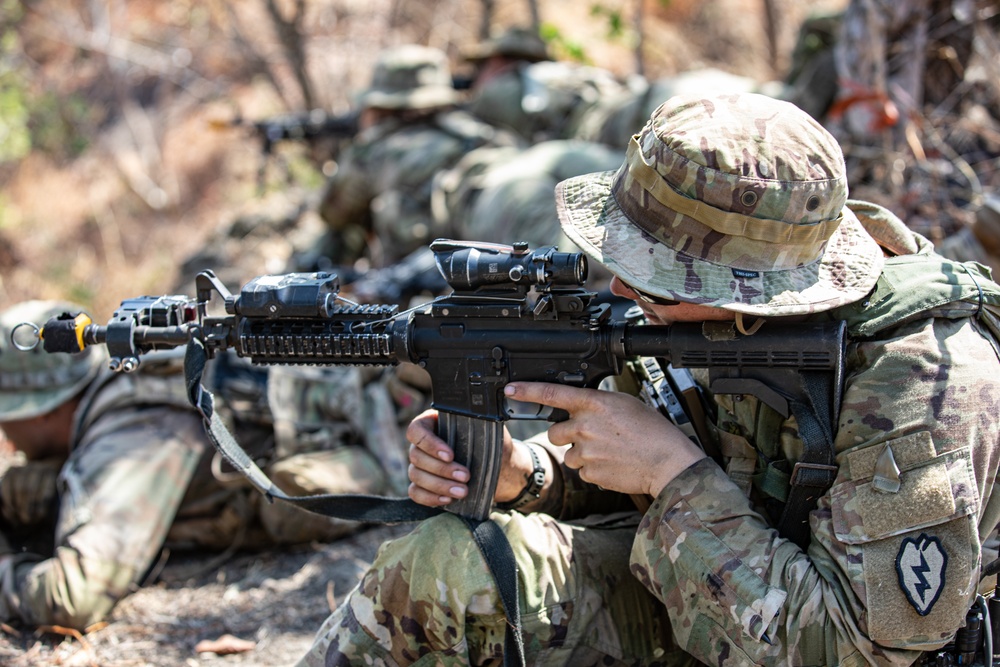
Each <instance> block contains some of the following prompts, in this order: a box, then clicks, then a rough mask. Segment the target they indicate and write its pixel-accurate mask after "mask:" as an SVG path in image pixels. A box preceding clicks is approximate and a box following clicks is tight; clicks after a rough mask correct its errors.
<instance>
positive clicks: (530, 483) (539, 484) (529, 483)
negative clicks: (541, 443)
mask: <svg viewBox="0 0 1000 667" xmlns="http://www.w3.org/2000/svg"><path fill="white" fill-rule="evenodd" d="M519 444H520V445H521V446H523V447H524V448H525V449H526V451H527V452H528V454H529V456H530V457H531V471H530V472H527V473H526V474H525V476H524V486H523V487H522V488H521V490H520V492H519V493H518V495H517V496H515V497H514V498H513V499H511V500H508V501H504V502H498V503H497V504H496V506H497V509H501V510H516V509H521V508H523V507H525V506H527V505H530V504H531V503H533V502H535V501H536V500H538V499H539V498H540V497H541V495H542V490H543V489H544V488H545V482H546V478H547V476H548V468H547V466H546V465H545V459H548V453H547V452H545V451H544V450H542V451H541V452H539V451H538V448H536V447H535V446H534V445H532V444H531V443H527V442H521V443H519Z"/></svg>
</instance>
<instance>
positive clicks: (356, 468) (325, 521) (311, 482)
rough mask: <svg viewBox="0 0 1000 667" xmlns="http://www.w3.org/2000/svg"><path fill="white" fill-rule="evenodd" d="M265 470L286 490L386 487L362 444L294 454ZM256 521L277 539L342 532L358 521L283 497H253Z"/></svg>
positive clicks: (373, 490)
mask: <svg viewBox="0 0 1000 667" xmlns="http://www.w3.org/2000/svg"><path fill="white" fill-rule="evenodd" d="M267 472H268V475H269V476H270V478H271V479H272V480H273V481H274V483H275V484H276V485H277V486H278V488H280V489H281V490H283V491H285V492H286V493H288V494H289V495H292V496H306V495H314V494H321V493H364V494H369V495H384V494H386V493H387V491H388V481H387V479H386V475H385V471H384V470H382V466H380V465H379V463H378V461H376V460H375V457H374V456H372V454H371V452H369V451H368V450H367V449H365V448H364V447H358V446H350V447H341V448H339V449H335V450H332V451H322V452H308V453H305V454H296V455H295V456H290V457H288V458H286V459H281V460H279V461H276V462H275V463H273V464H272V465H271V466H270V467H269V468H268V470H267ZM258 502H259V503H260V512H259V514H260V522H261V524H262V525H263V526H264V530H265V531H266V532H267V534H268V536H269V537H270V538H271V539H272V540H273V541H274V542H275V543H278V544H297V543H302V542H311V541H313V540H319V541H330V540H335V539H338V538H340V537H343V536H345V535H348V534H350V533H352V532H354V531H356V530H357V529H358V528H360V527H361V525H362V524H359V523H357V522H355V521H343V520H341V519H332V518H329V517H325V516H321V515H319V514H313V513H312V512H306V511H305V510H302V509H299V508H297V507H295V506H293V505H290V504H288V503H284V502H275V503H268V502H267V501H266V500H264V499H263V497H258Z"/></svg>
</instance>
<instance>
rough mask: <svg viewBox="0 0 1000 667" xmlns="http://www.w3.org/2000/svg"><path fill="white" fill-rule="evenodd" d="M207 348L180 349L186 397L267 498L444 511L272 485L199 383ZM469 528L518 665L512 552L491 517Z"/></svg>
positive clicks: (413, 514)
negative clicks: (297, 493) (292, 490)
mask: <svg viewBox="0 0 1000 667" xmlns="http://www.w3.org/2000/svg"><path fill="white" fill-rule="evenodd" d="M207 360H208V354H207V352H206V350H205V344H204V343H203V342H202V341H200V340H199V339H197V338H193V339H192V340H191V341H190V342H189V343H188V346H187V350H186V353H185V355H184V381H185V384H186V386H187V394H188V399H189V400H190V401H191V405H193V406H194V408H195V410H197V411H198V413H199V414H200V415H201V417H202V419H203V420H204V423H205V431H206V433H207V434H208V437H209V439H210V440H211V441H212V444H213V445H214V446H215V448H216V450H218V452H219V453H220V454H221V455H222V456H223V458H225V459H226V461H227V462H229V464H230V465H232V466H233V468H235V469H236V470H238V471H239V472H241V473H242V474H243V475H244V476H245V477H246V478H247V479H248V480H249V481H250V483H251V484H253V486H254V487H256V488H257V490H259V491H260V492H261V493H263V494H264V495H265V496H266V497H267V499H268V500H269V501H271V502H273V501H274V499H275V498H277V499H278V500H281V501H283V502H287V503H291V504H292V505H295V506H297V507H300V508H302V509H304V510H307V511H309V512H313V513H315V514H321V515H323V516H328V517H333V518H337V519H345V520H348V521H359V522H362V523H383V524H384V523H407V522H411V521H422V520H424V519H428V518H430V517H432V516H436V515H438V514H442V513H444V510H443V509H441V508H437V507H427V506H425V505H420V504H418V503H415V502H413V501H412V500H410V499H409V498H387V497H385V496H372V495H365V494H358V493H343V494H319V495H312V496H289V495H288V494H287V493H285V492H284V491H282V490H281V489H279V488H278V487H277V486H275V484H274V482H272V481H271V480H270V479H269V478H268V476H267V475H266V474H265V473H264V471H263V470H261V469H260V467H259V466H258V465H257V464H256V463H255V462H254V460H253V459H252V458H250V456H249V455H248V454H247V453H246V452H245V451H244V450H243V448H242V447H240V445H239V443H237V442H236V439H235V438H234V437H233V434H232V433H230V432H229V429H228V428H227V427H226V424H225V422H223V421H222V419H221V418H220V417H219V414H218V413H217V412H216V411H215V409H214V398H213V396H212V394H211V392H209V391H208V390H207V389H206V388H205V387H204V385H203V384H202V376H203V374H204V372H205V364H206V362H207ZM459 518H461V519H462V520H463V521H464V522H465V524H466V525H467V526H468V527H469V530H470V531H472V537H473V538H474V539H475V541H476V545H477V546H478V547H479V550H480V551H481V552H482V554H483V558H484V559H485V560H486V565H487V567H488V568H489V570H490V573H491V574H492V575H493V579H494V580H495V581H496V584H497V592H498V593H499V595H500V603H501V605H502V606H503V610H504V614H505V615H506V616H507V629H506V634H505V637H504V665H505V667H513V666H515V665H519V666H523V665H524V664H525V658H524V641H523V639H522V637H521V612H520V606H519V603H518V576H517V575H518V568H517V561H516V560H515V559H514V552H513V550H512V549H511V547H510V542H508V540H507V536H506V535H504V532H503V530H501V528H500V526H499V525H497V524H496V523H495V522H493V521H492V520H490V519H486V520H483V521H479V520H476V519H471V518H468V517H459Z"/></svg>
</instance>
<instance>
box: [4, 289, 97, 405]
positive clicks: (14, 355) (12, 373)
mask: <svg viewBox="0 0 1000 667" xmlns="http://www.w3.org/2000/svg"><path fill="white" fill-rule="evenodd" d="M83 310H84V309H83V307H81V306H78V305H76V304H74V303H69V302H66V301H24V302H22V303H19V304H17V305H15V306H12V307H10V308H8V309H7V310H5V311H4V312H3V313H0V421H13V420H20V419H30V418H32V417H37V416H39V415H43V414H45V413H46V412H51V411H52V410H54V409H55V408H57V407H59V406H60V405H62V404H63V403H65V402H66V401H68V400H69V399H71V398H73V397H74V396H75V395H76V394H78V393H79V392H81V391H82V390H83V389H84V387H86V386H87V385H88V384H89V383H90V382H91V381H92V380H93V379H94V378H95V377H96V376H97V374H98V373H99V372H100V370H101V367H102V366H104V365H106V363H107V353H106V352H105V350H104V347H103V346H92V347H87V348H85V349H84V350H83V352H79V353H77V354H61V353H49V352H45V351H44V350H43V349H42V346H41V345H38V346H37V347H35V349H33V350H30V351H24V350H19V349H17V348H16V347H14V345H13V343H12V342H11V332H12V331H13V330H14V328H15V327H17V325H19V324H21V323H23V322H31V323H34V324H36V325H38V326H41V325H43V324H45V322H47V321H48V320H49V319H50V318H52V317H56V316H58V315H61V314H62V313H67V312H68V313H73V314H74V315H75V314H77V313H79V312H81V311H83Z"/></svg>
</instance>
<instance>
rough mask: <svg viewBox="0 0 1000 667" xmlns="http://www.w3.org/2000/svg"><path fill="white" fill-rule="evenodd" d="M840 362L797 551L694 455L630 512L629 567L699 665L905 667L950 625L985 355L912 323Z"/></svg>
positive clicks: (979, 535)
mask: <svg viewBox="0 0 1000 667" xmlns="http://www.w3.org/2000/svg"><path fill="white" fill-rule="evenodd" d="M848 363H849V370H850V374H849V379H848V383H847V387H846V390H845V396H844V400H843V403H842V411H841V417H840V426H839V430H838V433H837V436H836V443H835V444H836V447H837V462H838V465H839V471H838V476H837V479H836V481H835V482H834V485H833V487H832V488H831V489H830V490H829V491H828V492H827V493H826V494H825V495H824V496H823V497H822V498H821V499H820V501H819V504H818V507H817V509H816V510H814V511H813V512H812V514H811V517H810V528H811V533H812V537H811V543H810V545H809V548H808V551H807V552H803V551H802V550H800V549H799V548H798V547H797V546H796V545H794V544H793V543H791V542H789V541H787V540H785V539H783V538H782V537H781V536H780V535H779V534H778V533H777V531H776V530H774V529H773V528H772V526H770V525H769V524H768V522H767V521H766V520H765V519H764V518H763V517H762V515H761V514H758V513H757V512H755V511H754V510H753V509H752V508H751V506H750V503H749V501H748V500H747V498H746V496H745V495H744V494H743V493H742V492H741V491H740V490H739V488H738V487H737V486H736V485H735V484H734V483H733V482H732V481H731V480H730V479H729V478H728V477H727V476H726V474H725V473H724V472H723V471H722V469H721V468H719V467H718V466H717V465H716V464H715V463H713V462H712V461H709V460H703V461H701V462H699V463H697V464H695V465H694V466H692V467H691V468H690V469H688V470H686V471H685V472H684V473H682V474H681V475H680V476H679V477H677V478H676V479H675V480H674V481H672V482H671V483H670V484H668V485H667V487H666V488H664V489H663V491H662V492H661V493H660V494H659V496H658V497H657V499H656V501H655V502H654V504H653V505H652V507H651V508H650V509H649V511H648V512H647V513H646V515H645V517H644V518H643V522H642V525H641V526H640V528H639V531H638V534H637V537H636V539H635V542H634V544H633V549H632V571H633V574H635V575H636V576H637V577H638V578H639V580H640V581H642V582H643V583H644V584H645V585H646V586H647V588H649V590H650V591H652V592H653V593H654V594H655V595H656V596H657V597H658V598H659V599H660V600H661V601H662V602H663V603H664V605H665V607H666V609H667V612H668V614H669V616H670V620H671V623H672V625H673V629H674V633H675V636H676V638H677V640H678V642H679V643H680V645H681V646H682V647H683V648H684V649H685V650H686V651H688V652H689V653H691V654H693V655H694V656H696V657H698V658H699V659H701V660H703V661H705V662H709V663H717V664H725V665H730V664H751V663H754V664H762V665H781V664H883V665H903V664H910V663H911V662H912V661H913V660H914V659H915V658H916V657H917V656H918V653H917V651H920V650H927V649H930V648H936V647H939V646H941V645H943V644H944V643H945V642H946V641H947V640H948V639H949V638H950V637H951V636H952V635H954V633H955V631H956V629H957V628H958V627H960V626H961V625H962V624H963V623H964V621H965V615H966V612H967V611H968V609H969V606H970V604H971V602H972V600H973V599H974V596H975V594H976V592H977V586H978V579H979V570H980V566H981V553H982V551H981V549H982V547H981V541H982V540H985V539H986V537H987V536H988V535H989V534H990V533H991V532H992V529H993V527H994V525H995V524H996V521H997V510H998V507H997V505H998V502H1000V499H997V498H994V497H993V496H992V495H991V491H992V483H993V478H994V476H995V469H996V465H997V461H998V457H1000V451H998V440H1000V427H998V417H997V416H998V414H1000V411H998V409H997V403H998V400H1000V385H998V378H1000V373H998V371H1000V364H998V362H997V356H996V353H995V352H994V350H993V349H992V347H991V346H990V344H989V342H988V341H987V340H986V339H985V338H983V336H981V335H980V334H979V332H978V331H977V330H976V324H975V323H974V321H972V320H958V321H953V320H933V321H927V320H925V321H922V322H917V323H911V324H909V325H906V326H904V327H899V328H898V329H897V330H896V331H895V332H893V334H892V338H891V339H886V340H883V341H882V342H870V343H861V344H857V345H856V346H854V347H853V349H852V350H851V351H850V359H849V362H848Z"/></svg>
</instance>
